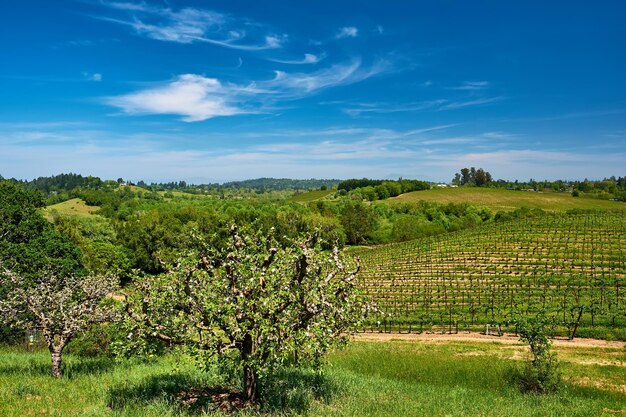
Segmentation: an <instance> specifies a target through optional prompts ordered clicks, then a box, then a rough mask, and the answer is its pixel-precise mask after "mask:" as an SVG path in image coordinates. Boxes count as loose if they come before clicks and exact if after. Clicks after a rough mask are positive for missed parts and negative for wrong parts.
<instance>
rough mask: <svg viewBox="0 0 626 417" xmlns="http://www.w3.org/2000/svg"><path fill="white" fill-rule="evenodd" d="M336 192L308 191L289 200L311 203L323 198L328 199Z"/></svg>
mask: <svg viewBox="0 0 626 417" xmlns="http://www.w3.org/2000/svg"><path fill="white" fill-rule="evenodd" d="M334 192H335V191H334V190H313V191H307V192H305V193H301V194H296V195H294V196H293V197H291V198H289V201H295V202H297V203H309V202H311V201H316V200H320V199H322V198H325V197H328V196H329V195H331V194H332V193H334Z"/></svg>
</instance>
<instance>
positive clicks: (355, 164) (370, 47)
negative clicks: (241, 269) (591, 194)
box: [0, 0, 626, 182]
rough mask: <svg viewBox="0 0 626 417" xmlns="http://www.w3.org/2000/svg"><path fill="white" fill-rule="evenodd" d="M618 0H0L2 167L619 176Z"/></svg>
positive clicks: (624, 106) (622, 83)
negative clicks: (465, 170) (474, 170)
mask: <svg viewBox="0 0 626 417" xmlns="http://www.w3.org/2000/svg"><path fill="white" fill-rule="evenodd" d="M625 17H626V2H621V1H598V2H588V1H567V2H558V1H550V2H545V1H543V2H539V1H536V2H535V1H526V2H503V1H495V0H494V1H476V2H466V1H443V0H442V1H428V2H427V1H400V0H399V1H391V2H390V1H384V2H383V1H367V2H364V1H341V0H340V1H337V0H334V1H315V2H296V1H283V2H280V1H273V2H252V1H238V0H231V1H228V2H226V1H222V2H209V1H177V0H167V1H165V0H151V1H122V0H120V1H106V0H59V1H54V2H53V1H44V0H40V1H33V0H7V1H5V2H3V5H2V13H0V174H1V175H3V176H5V177H17V178H27V179H30V178H34V177H37V176H42V175H52V174H58V173H61V172H77V173H81V174H84V175H97V176H100V177H103V178H118V177H123V178H127V179H131V180H134V181H138V180H140V179H143V180H145V181H164V180H167V181H169V180H181V179H183V180H186V181H191V182H215V181H226V180H236V179H245V178H257V177H290V178H312V177H315V178H348V177H371V178H397V177H399V176H403V177H405V178H419V179H425V180H432V181H448V180H450V179H451V178H452V176H453V175H454V173H455V172H456V171H458V170H459V169H460V168H462V167H465V166H476V167H483V168H485V169H486V170H488V171H490V172H491V173H492V174H493V176H494V177H495V178H504V179H520V180H527V179H529V178H534V179H538V180H542V179H559V178H562V179H582V178H585V177H588V178H602V177H605V176H611V175H616V176H623V175H626V168H625V167H626V150H625V145H626V24H624V18H625Z"/></svg>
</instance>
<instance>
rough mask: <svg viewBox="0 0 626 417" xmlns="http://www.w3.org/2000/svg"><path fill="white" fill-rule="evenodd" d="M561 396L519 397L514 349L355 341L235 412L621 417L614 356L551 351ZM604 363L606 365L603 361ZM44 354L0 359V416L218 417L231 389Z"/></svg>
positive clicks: (621, 364) (151, 366)
mask: <svg viewBox="0 0 626 417" xmlns="http://www.w3.org/2000/svg"><path fill="white" fill-rule="evenodd" d="M555 350H556V351H557V353H558V355H559V357H560V358H561V360H562V370H563V373H564V379H565V387H564V388H563V390H562V391H561V392H559V393H557V394H550V395H545V396H537V395H529V394H521V393H520V392H519V390H518V389H517V387H516V386H515V384H514V383H512V382H511V377H510V375H511V374H512V369H514V368H515V367H519V366H521V361H522V360H523V359H524V358H526V355H527V352H526V348H525V347H524V346H522V345H502V344H499V343H495V342H443V343H441V342H439V343H437V342H420V341H417V342H401V341H389V342H384V343H380V342H374V343H372V342H353V343H352V344H351V345H349V347H348V348H347V349H345V350H340V351H336V352H334V353H333V354H331V356H330V357H329V360H328V363H327V365H326V367H325V371H324V372H322V373H317V372H314V371H307V370H300V371H298V370H295V369H287V370H281V371H279V372H278V376H277V377H274V378H273V379H270V380H269V381H268V380H266V382H265V383H264V384H263V386H262V392H263V395H264V398H265V401H264V402H263V404H262V405H261V406H260V407H258V408H254V409H247V410H244V411H242V412H234V414H235V415H246V416H247V415H254V416H257V415H265V416H285V415H307V416H357V415H358V416H398V415H402V416H442V417H443V416H567V417H571V416H581V417H582V416H585V417H588V416H607V417H608V416H615V415H623V414H624V413H625V412H626V395H625V393H624V389H625V385H624V381H626V351H624V349H623V348H595V347H559V348H556V349H555ZM607 358H610V361H607ZM48 360H49V355H48V354H47V352H44V351H39V352H36V353H29V352H25V351H23V350H22V349H19V348H3V349H1V350H0V415H2V416H4V417H17V416H155V417H166V416H206V415H214V416H223V415H229V414H230V415H232V414H233V412H232V411H231V412H223V411H219V410H216V408H217V406H216V401H219V398H220V395H222V397H223V393H224V392H227V391H231V390H232V389H233V387H232V386H231V385H229V384H228V382H227V381H226V379H225V378H223V377H221V376H218V375H217V373H216V372H215V371H214V370H212V369H211V370H209V371H208V372H201V371H198V370H197V369H196V368H195V367H193V366H192V363H191V360H190V359H189V358H187V357H186V356H184V355H182V354H181V355H174V354H170V355H168V356H165V357H157V358H151V359H124V360H113V359H110V358H106V357H95V358H81V357H76V356H71V355H68V357H67V358H66V368H65V371H66V376H64V377H63V378H62V379H60V380H53V379H52V378H51V377H50V376H48Z"/></svg>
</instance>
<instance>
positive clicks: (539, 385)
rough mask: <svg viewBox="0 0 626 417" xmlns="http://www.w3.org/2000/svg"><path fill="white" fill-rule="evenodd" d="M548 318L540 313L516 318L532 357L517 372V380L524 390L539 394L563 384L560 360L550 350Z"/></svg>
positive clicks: (522, 339) (556, 389) (521, 336)
mask: <svg viewBox="0 0 626 417" xmlns="http://www.w3.org/2000/svg"><path fill="white" fill-rule="evenodd" d="M548 322H549V320H548V318H546V317H545V316H544V315H542V314H539V315H537V317H535V318H532V319H526V318H520V319H517V320H516V324H517V330H518V332H519V335H520V341H521V342H524V343H528V346H529V348H530V353H531V355H532V358H531V360H530V361H528V362H526V364H525V365H524V368H522V369H521V370H517V371H516V372H515V378H514V379H515V380H516V382H517V383H518V384H519V387H520V389H521V390H522V392H531V393H537V394H544V393H551V392H556V391H558V390H559V388H560V387H561V385H562V381H561V372H560V370H559V361H558V359H557V358H556V354H554V353H552V352H550V349H551V347H552V343H551V342H550V341H549V340H548V338H547V337H546V327H547V325H548Z"/></svg>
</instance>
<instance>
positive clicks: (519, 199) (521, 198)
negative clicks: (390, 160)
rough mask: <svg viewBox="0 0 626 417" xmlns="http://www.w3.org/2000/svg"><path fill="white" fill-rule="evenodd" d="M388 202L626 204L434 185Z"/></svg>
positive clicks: (501, 206) (497, 207)
mask: <svg viewBox="0 0 626 417" xmlns="http://www.w3.org/2000/svg"><path fill="white" fill-rule="evenodd" d="M385 201H386V202H389V203H391V204H393V203H414V202H417V201H431V202H436V203H443V204H447V203H469V204H472V205H476V206H483V207H487V208H489V209H491V210H493V211H512V210H515V209H517V208H520V207H531V208H540V209H542V210H546V211H554V212H561V211H566V210H571V209H614V210H626V204H625V203H620V202H616V201H608V200H597V199H592V198H582V197H572V196H571V195H570V194H567V193H536V192H530V191H511V190H504V189H497V188H477V187H460V188H434V189H432V190H426V191H413V192H411V193H406V194H402V195H399V196H398V197H394V198H390V199H388V200H385Z"/></svg>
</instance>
